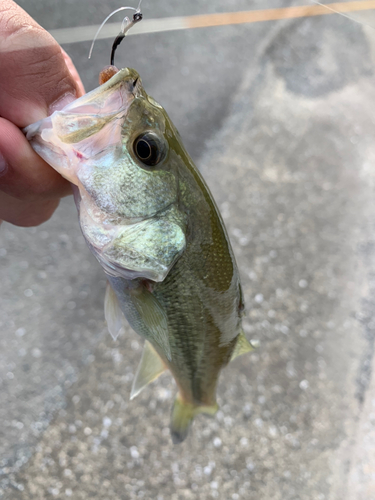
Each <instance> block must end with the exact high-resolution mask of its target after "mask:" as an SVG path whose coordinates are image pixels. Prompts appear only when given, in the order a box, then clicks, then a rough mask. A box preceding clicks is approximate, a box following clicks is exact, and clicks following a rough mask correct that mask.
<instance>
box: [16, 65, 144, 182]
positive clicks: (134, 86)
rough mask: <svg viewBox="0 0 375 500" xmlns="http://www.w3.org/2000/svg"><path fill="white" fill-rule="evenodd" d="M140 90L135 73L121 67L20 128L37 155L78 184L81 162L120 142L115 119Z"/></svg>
mask: <svg viewBox="0 0 375 500" xmlns="http://www.w3.org/2000/svg"><path fill="white" fill-rule="evenodd" d="M142 93H143V87H142V83H141V80H140V77H139V74H138V73H137V72H136V71H135V70H133V69H129V68H124V69H121V70H120V71H119V72H118V73H116V74H115V75H114V76H113V77H112V78H111V79H110V80H108V81H107V82H106V83H104V84H103V85H101V86H100V87H98V88H97V89H94V90H92V91H91V92H89V93H88V94H85V95H84V96H82V97H80V98H79V99H77V100H75V101H73V102H71V103H70V104H68V105H67V106H65V107H64V108H63V109H62V110H61V111H55V112H54V113H52V115H51V116H49V117H47V118H44V119H42V120H40V121H39V122H36V123H33V124H31V125H29V126H27V127H26V128H24V129H23V132H24V134H25V135H26V138H27V139H28V141H29V142H30V143H31V145H32V147H33V149H34V150H35V151H36V152H37V153H38V155H39V156H41V157H42V158H43V159H44V160H45V161H46V162H47V163H49V165H51V167H53V168H54V169H55V170H56V171H57V172H59V173H60V174H61V175H62V176H63V177H65V179H67V180H68V181H70V182H72V183H73V184H75V185H78V184H79V181H78V178H77V171H78V170H79V168H80V166H81V164H82V163H83V162H85V161H88V160H90V159H91V158H94V157H95V156H96V155H98V154H100V153H102V152H103V150H105V149H106V148H110V147H111V146H115V145H116V144H119V143H120V142H121V126H119V120H121V119H123V118H124V117H125V116H126V114H127V112H128V109H129V107H130V105H131V103H132V101H133V100H134V99H135V97H137V96H138V95H140V94H142Z"/></svg>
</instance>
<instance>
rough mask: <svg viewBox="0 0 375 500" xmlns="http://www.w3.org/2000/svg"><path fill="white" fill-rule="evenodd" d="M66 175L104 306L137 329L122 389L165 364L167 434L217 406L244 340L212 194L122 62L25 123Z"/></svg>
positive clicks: (232, 267)
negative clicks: (220, 386) (133, 365)
mask: <svg viewBox="0 0 375 500" xmlns="http://www.w3.org/2000/svg"><path fill="white" fill-rule="evenodd" d="M25 132H26V134H27V138H28V139H29V140H30V142H31V145H32V147H33V148H34V149H35V151H36V152H37V153H38V154H39V155H40V156H41V157H42V158H44V159H45V160H46V161H47V162H48V163H49V164H50V165H51V166H52V167H53V168H54V169H56V170H57V171H58V172H59V173H60V174H61V175H62V176H63V177H65V178H66V179H68V180H69V181H70V182H72V183H73V184H74V185H75V186H76V188H75V198H76V203H77V207H78V210H79V218H80V225H81V228H82V232H83V235H84V237H85V239H86V241H87V243H88V245H89V247H90V249H91V251H92V252H93V253H94V255H95V256H96V258H97V259H98V261H99V262H100V264H101V265H102V266H103V268H104V271H105V273H106V275H107V278H108V283H109V285H108V287H107V293H106V298H105V315H106V319H107V323H108V326H109V330H110V331H111V333H112V335H113V336H114V337H116V335H117V334H118V331H119V329H120V327H121V323H122V317H123V315H125V317H126V318H127V320H128V322H129V323H130V325H131V326H132V328H133V329H134V330H135V331H136V332H137V333H138V334H139V335H141V336H142V337H144V338H145V339H146V341H145V347H144V351H143V354H142V359H141V362H140V365H139V368H138V371H137V373H136V376H135V379H134V383H133V388H132V394H131V397H134V396H136V395H137V394H138V393H139V392H140V391H141V390H142V389H143V388H144V387H145V386H146V385H147V384H148V383H149V382H151V381H152V380H154V379H155V378H156V377H157V376H158V375H159V374H160V373H162V372H163V371H164V370H165V369H166V368H168V369H169V370H170V371H171V373H172V375H173V377H174V379H175V381H176V383H177V386H178V389H179V393H178V395H177V397H176V401H175V404H174V408H173V410H172V421H171V434H172V438H173V441H174V442H180V441H182V440H183V439H184V438H185V437H186V435H187V432H188V428H189V426H190V423H191V421H192V419H193V417H194V416H195V415H196V414H198V413H207V414H214V413H215V412H216V410H217V404H216V397H215V393H216V386H217V381H218V376H219V373H220V370H221V369H222V368H223V367H224V366H226V365H227V364H228V362H229V361H230V360H231V359H233V358H234V357H236V356H238V355H239V354H242V353H244V352H247V351H249V350H251V346H250V344H249V343H248V342H247V340H246V339H245V337H244V335H243V333H241V314H242V311H243V308H244V305H243V299H242V292H241V284H240V278H239V274H238V269H237V265H236V262H235V258H234V255H233V251H232V248H231V245H230V242H229V238H228V235H227V233H226V230H225V227H224V223H223V220H222V218H221V216H220V214H219V211H218V209H217V207H216V204H215V202H214V200H213V198H212V195H211V193H210V191H209V189H208V187H207V186H206V184H205V182H204V180H203V178H202V176H201V174H200V173H199V171H198V170H197V169H196V167H195V166H194V164H193V162H192V160H191V159H190V157H189V156H188V154H187V152H186V151H185V149H184V146H183V145H182V142H181V138H180V136H179V134H178V132H177V130H176V129H175V127H174V125H173V124H172V122H171V121H170V119H169V117H168V115H167V113H166V112H165V111H164V109H163V108H162V107H161V106H160V105H159V104H158V103H157V102H156V101H155V100H154V99H152V98H151V97H150V96H148V95H147V93H146V92H145V90H144V89H143V86H142V83H141V80H140V78H139V75H138V73H137V72H136V71H134V70H132V69H122V70H120V71H119V72H118V73H117V74H115V75H114V76H113V77H112V78H111V79H110V80H108V81H107V82H106V83H104V84H103V85H101V86H100V87H98V88H97V89H95V90H93V91H92V92H90V93H88V94H86V95H85V96H83V97H81V98H80V99H78V100H76V101H75V102H73V103H71V104H69V105H68V106H66V107H65V108H64V109H63V110H62V111H58V112H55V113H53V114H52V115H51V116H50V117H48V118H46V119H44V120H41V121H40V122H38V123H36V124H33V125H30V126H29V127H27V128H26V129H25Z"/></svg>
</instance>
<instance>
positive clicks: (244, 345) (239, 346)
mask: <svg viewBox="0 0 375 500" xmlns="http://www.w3.org/2000/svg"><path fill="white" fill-rule="evenodd" d="M253 350H254V347H253V346H252V345H251V344H250V342H249V341H248V340H247V338H246V337H245V335H244V334H243V332H241V333H240V334H239V335H238V339H237V342H236V345H235V347H234V350H233V353H232V357H231V358H230V360H231V361H233V360H234V359H236V358H237V357H238V356H242V354H246V353H247V352H250V351H253Z"/></svg>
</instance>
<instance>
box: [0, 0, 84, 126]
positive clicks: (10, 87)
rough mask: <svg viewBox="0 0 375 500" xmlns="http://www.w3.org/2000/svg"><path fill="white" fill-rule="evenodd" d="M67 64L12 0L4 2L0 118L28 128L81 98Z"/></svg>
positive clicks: (45, 34)
mask: <svg viewBox="0 0 375 500" xmlns="http://www.w3.org/2000/svg"><path fill="white" fill-rule="evenodd" d="M65 59H66V60H65ZM66 62H68V64H69V58H68V56H66V55H64V54H63V52H62V50H61V48H60V46H59V44H58V43H57V42H56V40H54V38H53V37H52V36H51V35H50V34H49V33H48V32H47V31H45V30H44V29H43V28H42V27H41V26H39V25H38V23H37V22H36V21H34V19H32V18H31V17H30V16H29V15H28V14H27V13H26V12H25V11H24V10H23V9H21V8H20V7H19V6H18V5H16V4H15V3H14V2H13V1H12V0H2V1H1V3H0V116H2V117H3V118H6V119H7V120H9V121H11V122H12V123H14V124H15V125H17V126H18V127H25V126H26V125H30V123H33V122H35V121H38V120H40V119H41V118H44V117H45V116H47V115H48V114H50V113H51V111H53V109H55V108H56V107H62V106H63V105H64V102H69V101H71V100H74V99H75V98H77V97H78V96H79V95H81V94H82V93H83V92H82V91H83V87H82V84H80V81H79V77H78V74H77V73H75V75H74V76H73V75H72V74H71V72H70V71H69V69H68V67H67V64H66ZM70 63H71V61H70ZM71 66H73V65H72V64H71Z"/></svg>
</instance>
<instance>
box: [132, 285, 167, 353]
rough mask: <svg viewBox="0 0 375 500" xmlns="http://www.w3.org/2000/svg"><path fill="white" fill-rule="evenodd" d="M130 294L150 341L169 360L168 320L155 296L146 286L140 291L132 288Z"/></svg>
mask: <svg viewBox="0 0 375 500" xmlns="http://www.w3.org/2000/svg"><path fill="white" fill-rule="evenodd" d="M131 296H132V301H133V304H134V305H135V307H136V309H137V311H138V313H139V315H140V316H141V318H142V320H143V322H144V324H145V326H146V328H147V331H148V337H149V340H150V342H154V343H156V344H157V345H158V346H159V347H160V349H161V350H162V351H163V353H164V354H165V357H166V358H167V359H168V361H171V359H172V353H171V346H170V344H169V329H168V321H167V315H166V313H165V311H164V309H163V308H162V306H161V305H160V303H159V301H158V300H157V298H156V297H155V296H154V295H153V294H152V293H151V292H149V291H148V290H146V288H143V289H142V290H141V291H140V290H139V289H134V291H132V292H131Z"/></svg>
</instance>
